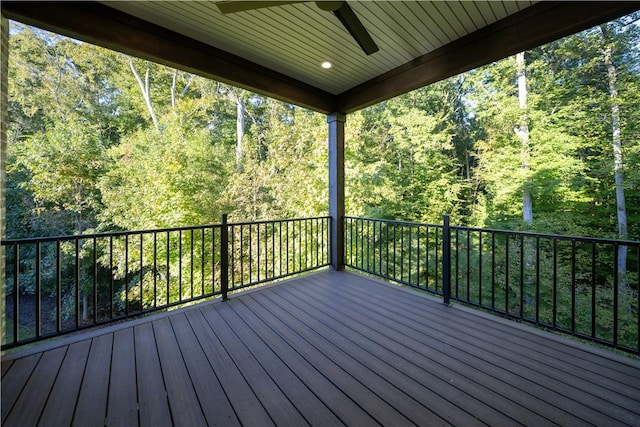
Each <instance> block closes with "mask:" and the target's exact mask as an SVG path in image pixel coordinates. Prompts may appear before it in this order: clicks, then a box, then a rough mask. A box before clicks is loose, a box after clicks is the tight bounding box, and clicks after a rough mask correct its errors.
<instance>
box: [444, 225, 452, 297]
mask: <svg viewBox="0 0 640 427" xmlns="http://www.w3.org/2000/svg"><path fill="white" fill-rule="evenodd" d="M442 297H443V302H444V304H445V305H449V304H450V303H451V227H450V225H449V215H444V216H443V226H442Z"/></svg>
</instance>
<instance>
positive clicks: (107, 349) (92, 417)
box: [72, 334, 113, 427]
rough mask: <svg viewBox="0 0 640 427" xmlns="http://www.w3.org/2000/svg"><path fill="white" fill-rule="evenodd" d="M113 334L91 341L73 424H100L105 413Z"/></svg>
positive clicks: (103, 422) (103, 419)
mask: <svg viewBox="0 0 640 427" xmlns="http://www.w3.org/2000/svg"><path fill="white" fill-rule="evenodd" d="M112 349H113V334H107V335H102V336H99V337H97V338H94V339H93V340H92V341H91V349H90V350H89V356H88V358H87V365H86V367H85V371H84V376H83V378H82V386H81V387H80V393H79V394H78V403H77V406H76V410H75V414H74V417H73V423H72V424H73V425H75V426H87V427H88V426H102V425H104V424H105V418H106V414H107V397H108V395H109V374H110V370H111V351H112Z"/></svg>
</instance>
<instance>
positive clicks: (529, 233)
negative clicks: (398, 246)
mask: <svg viewBox="0 0 640 427" xmlns="http://www.w3.org/2000/svg"><path fill="white" fill-rule="evenodd" d="M344 218H345V219H352V220H358V221H371V222H384V223H387V224H398V225H410V226H422V227H425V226H426V227H436V228H437V227H439V228H442V224H429V223H423V222H414V221H398V220H391V219H377V218H365V217H356V216H345V217H344ZM450 228H451V229H452V230H468V231H475V232H479V233H496V234H507V235H514V236H525V237H541V238H545V239H556V240H565V241H577V242H588V243H606V244H612V245H613V244H615V245H624V246H638V247H640V241H638V240H621V239H613V238H602V237H586V236H567V235H562V234H551V233H538V232H533V231H517V230H500V229H495V228H480V227H468V226H463V225H451V226H450Z"/></svg>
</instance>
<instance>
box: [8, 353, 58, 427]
mask: <svg viewBox="0 0 640 427" xmlns="http://www.w3.org/2000/svg"><path fill="white" fill-rule="evenodd" d="M65 352H66V348H64V347H61V348H56V349H53V350H49V351H47V352H45V353H43V354H42V357H41V358H40V360H39V361H38V365H37V366H36V367H35V369H34V370H33V374H32V375H31V376H30V377H29V381H28V382H27V383H26V385H25V387H24V390H23V391H22V393H21V396H22V398H21V399H19V400H18V401H17V402H16V405H15V407H14V408H13V410H12V411H11V413H10V414H9V416H8V417H7V419H6V420H5V423H6V424H7V425H26V426H29V425H35V424H36V423H37V422H38V418H39V417H40V414H41V413H42V409H43V408H44V405H45V404H46V402H47V396H48V394H49V390H51V387H52V386H53V382H54V381H55V379H56V375H57V374H58V370H59V369H60V365H62V360H63V358H64V355H65Z"/></svg>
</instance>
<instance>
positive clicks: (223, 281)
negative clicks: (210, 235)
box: [220, 213, 229, 301]
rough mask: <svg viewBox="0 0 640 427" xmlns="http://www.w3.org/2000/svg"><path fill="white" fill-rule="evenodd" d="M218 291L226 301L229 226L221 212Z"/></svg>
mask: <svg viewBox="0 0 640 427" xmlns="http://www.w3.org/2000/svg"><path fill="white" fill-rule="evenodd" d="M220 291H221V292H222V300H223V301H226V299H227V294H228V293H229V226H228V225H227V214H226V213H223V214H222V218H221V221H220Z"/></svg>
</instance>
